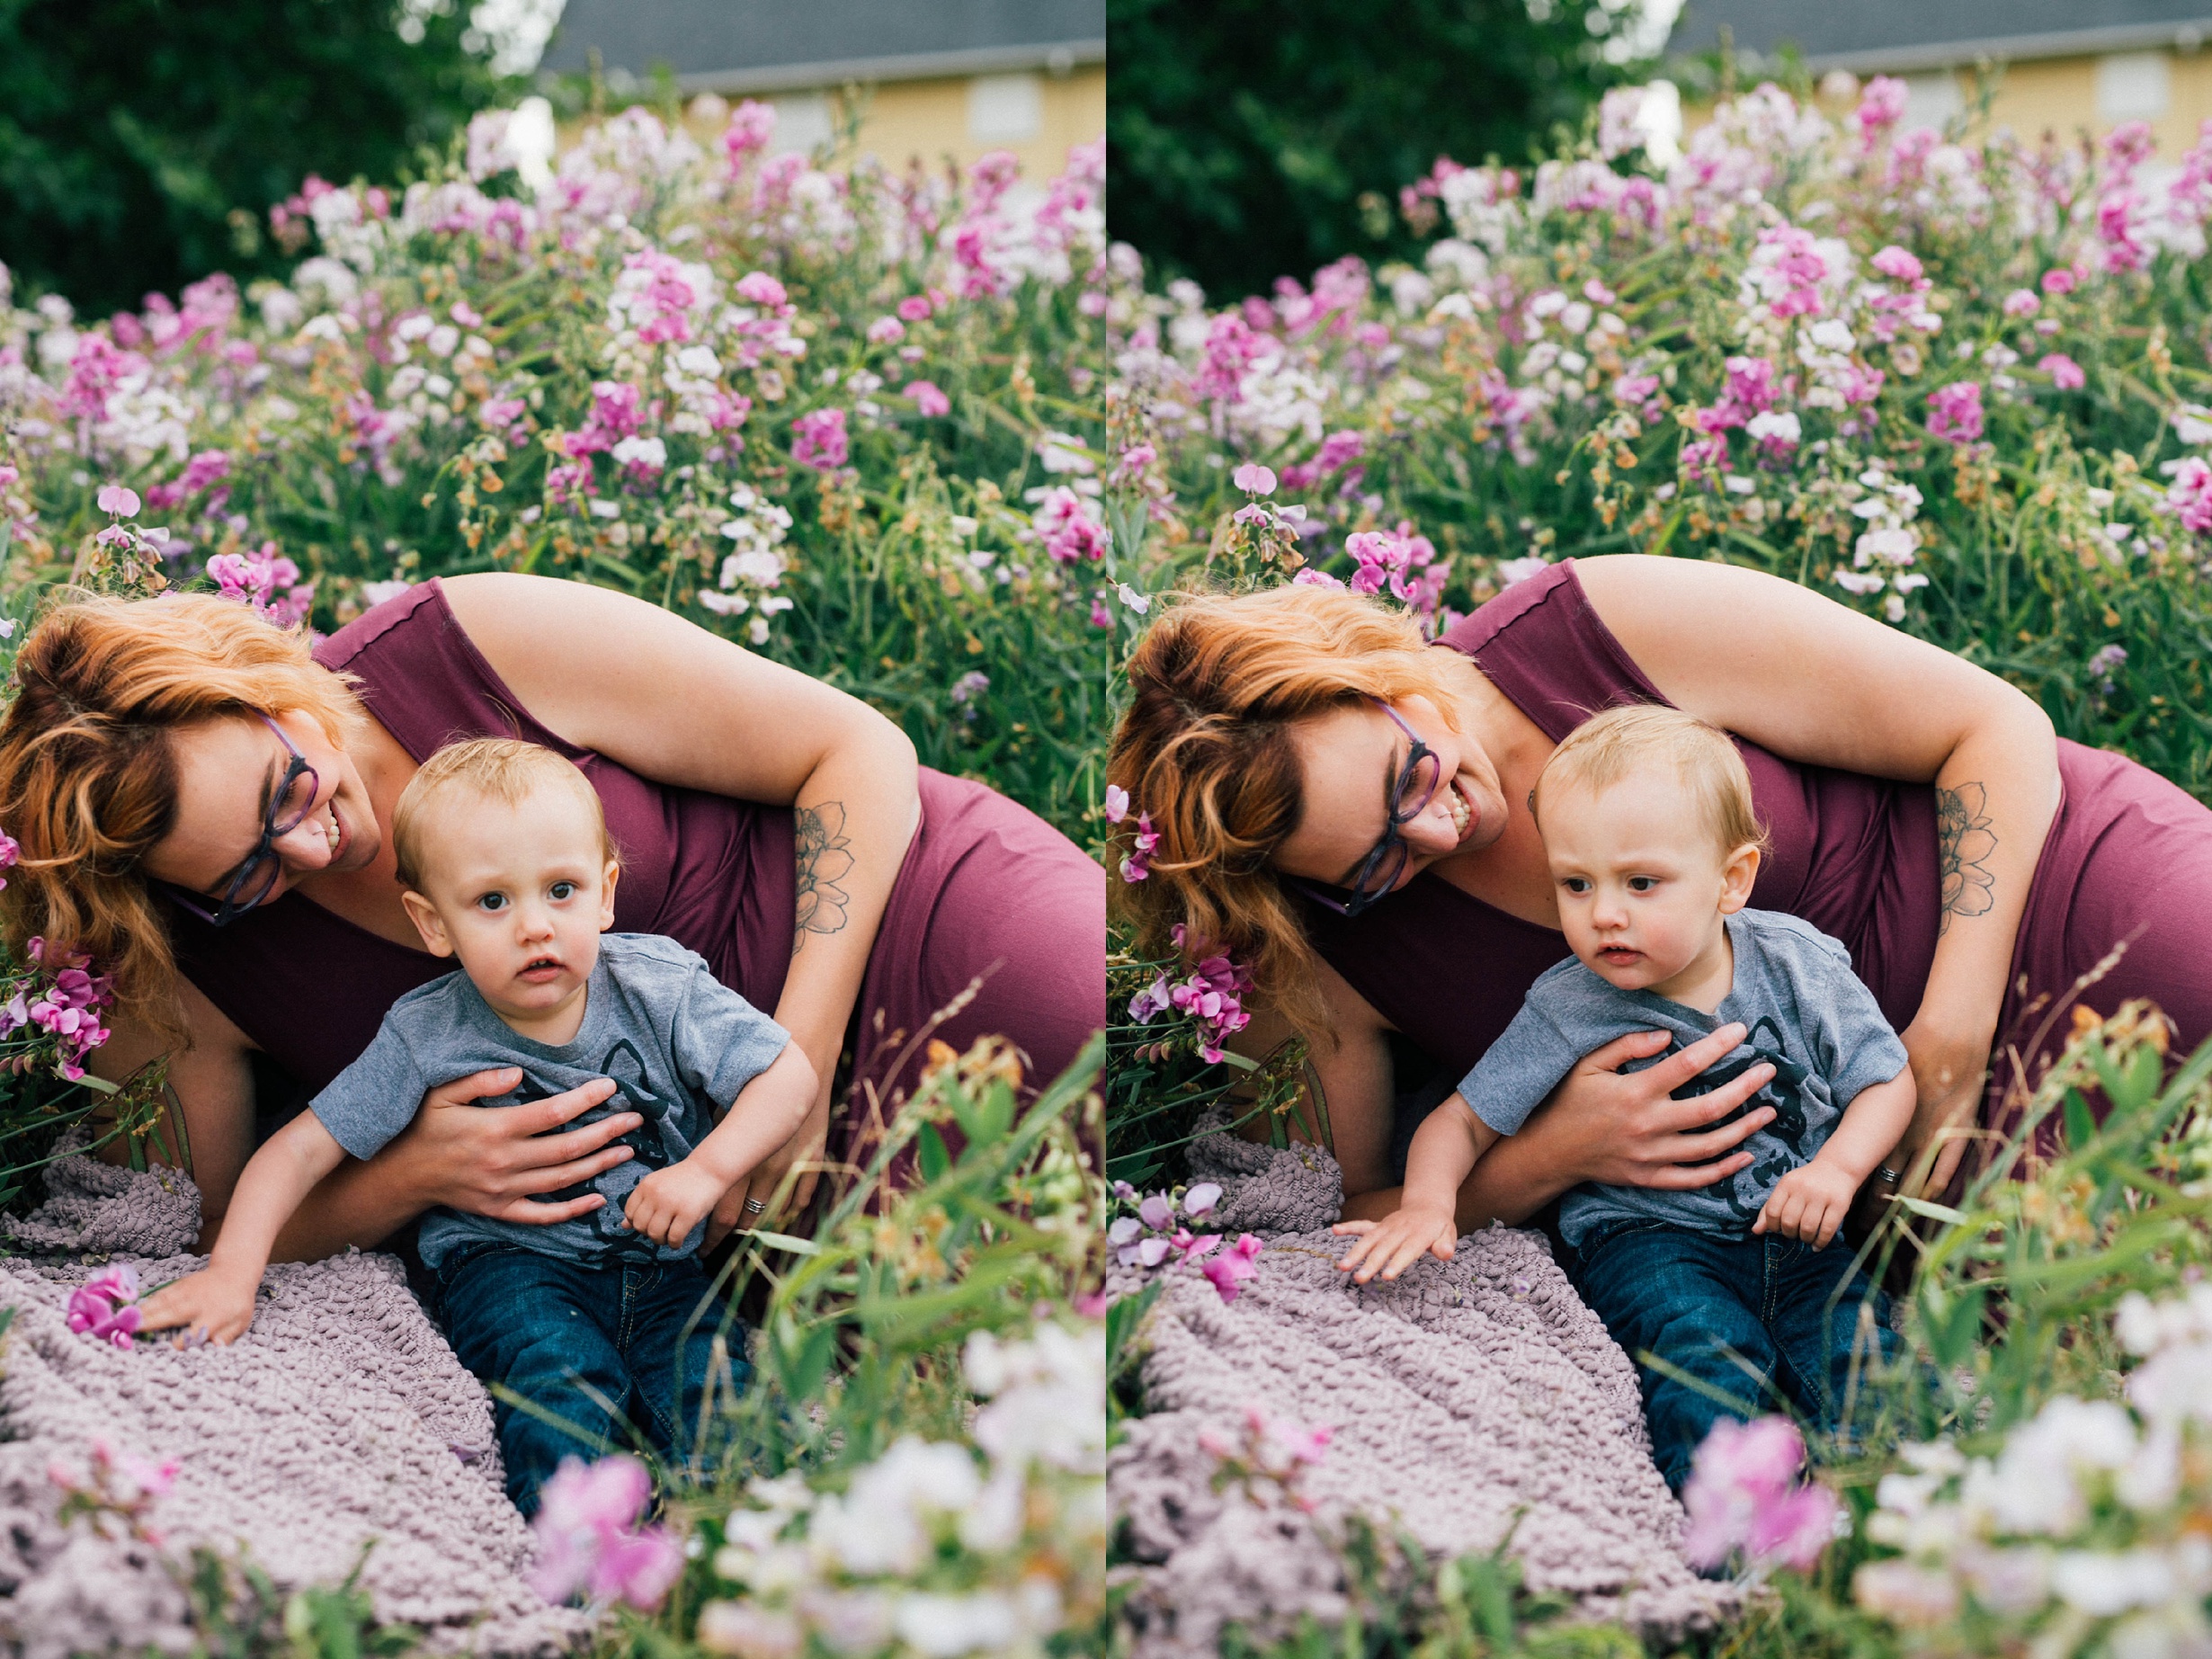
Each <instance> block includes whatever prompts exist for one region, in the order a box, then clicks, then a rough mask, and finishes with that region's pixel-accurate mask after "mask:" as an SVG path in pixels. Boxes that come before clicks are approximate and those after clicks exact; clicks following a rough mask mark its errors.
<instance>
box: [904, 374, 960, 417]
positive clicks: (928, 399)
mask: <svg viewBox="0 0 2212 1659" xmlns="http://www.w3.org/2000/svg"><path fill="white" fill-rule="evenodd" d="M906 396H907V397H910V398H912V399H913V400H914V407H915V408H917V409H919V410H920V411H921V412H922V413H923V415H929V416H932V417H934V416H937V415H950V414H951V413H952V399H951V398H950V397H946V396H945V395H944V393H942V392H941V391H940V390H938V388H937V386H936V384H935V382H933V381H930V380H909V381H908V382H907V383H906Z"/></svg>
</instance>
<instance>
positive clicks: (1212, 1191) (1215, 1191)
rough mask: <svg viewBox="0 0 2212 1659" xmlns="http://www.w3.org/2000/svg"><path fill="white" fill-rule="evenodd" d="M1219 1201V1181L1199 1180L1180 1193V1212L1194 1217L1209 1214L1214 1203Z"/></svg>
mask: <svg viewBox="0 0 2212 1659" xmlns="http://www.w3.org/2000/svg"><path fill="white" fill-rule="evenodd" d="M1219 1202H1221V1183H1220V1182H1215V1181H1201V1182H1199V1184H1198V1185H1197V1186H1195V1187H1192V1188H1191V1190H1190V1191H1188V1192H1186V1193H1184V1194H1183V1195H1182V1213H1183V1214H1184V1215H1186V1216H1190V1217H1192V1218H1194V1219H1195V1218H1196V1217H1200V1216H1204V1215H1210V1214H1211V1213H1212V1212H1213V1208H1214V1206H1215V1205H1217V1204H1218V1203H1219Z"/></svg>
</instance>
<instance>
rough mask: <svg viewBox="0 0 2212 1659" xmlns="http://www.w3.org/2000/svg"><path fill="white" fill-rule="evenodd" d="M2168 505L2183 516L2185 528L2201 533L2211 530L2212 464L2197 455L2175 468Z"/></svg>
mask: <svg viewBox="0 0 2212 1659" xmlns="http://www.w3.org/2000/svg"><path fill="white" fill-rule="evenodd" d="M2166 505H2167V507H2168V508H2170V509H2171V510H2172V511H2173V512H2174V513H2179V514H2180V515H2181V523H2182V526H2183V527H2184V528H2185V529H2188V530H2190V531H2194V532H2196V533H2197V534H2198V535H2199V536H2201V535H2203V534H2204V533H2205V532H2206V531H2212V467H2208V466H2207V465H2205V463H2204V461H2203V460H2202V459H2199V458H2198V457H2197V456H2194V455H2192V456H2190V458H2189V459H2187V460H2184V461H2183V462H2182V463H2181V465H2180V466H2179V467H2176V468H2174V469H2173V482H2172V484H2171V485H2170V486H2167V489H2166Z"/></svg>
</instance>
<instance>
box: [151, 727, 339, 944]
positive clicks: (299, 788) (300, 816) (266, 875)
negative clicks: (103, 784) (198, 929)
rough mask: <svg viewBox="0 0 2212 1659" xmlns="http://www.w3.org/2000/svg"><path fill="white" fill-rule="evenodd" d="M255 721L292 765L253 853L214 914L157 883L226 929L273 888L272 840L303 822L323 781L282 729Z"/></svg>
mask: <svg viewBox="0 0 2212 1659" xmlns="http://www.w3.org/2000/svg"><path fill="white" fill-rule="evenodd" d="M258 718H260V720H261V723H262V724H263V726H265V727H268V728H269V729H270V730H271V731H272V732H274V733H275V734H276V736H277V741H278V742H279V743H281V744H282V745H284V752H285V753H286V754H290V756H291V757H292V758H291V764H290V765H289V766H287V767H285V769H284V776H283V777H282V778H281V780H279V781H278V783H277V786H276V789H275V790H274V791H273V792H272V794H271V795H270V797H269V811H268V813H267V815H266V816H264V817H263V819H262V826H261V839H260V840H259V841H257V842H255V843H254V850H253V851H252V852H249V853H247V854H246V855H245V862H244V863H242V864H240V865H239V866H238V873H237V874H236V875H235V876H233V877H232V878H231V879H230V886H229V887H227V888H225V889H224V891H223V896H222V897H221V899H220V900H219V901H218V902H217V905H216V907H215V908H214V909H212V910H210V909H209V908H208V906H207V902H206V901H207V895H206V894H204V893H194V892H192V890H191V889H189V888H186V887H177V886H174V884H172V883H170V882H166V881H165V882H163V883H162V884H161V886H162V887H163V889H164V890H165V892H167V894H168V895H169V898H170V901H171V902H172V903H173V904H174V905H176V906H177V908H178V909H180V910H184V911H188V912H190V913H191V914H193V915H195V916H198V917H199V918H200V919H201V921H202V922H205V923H207V924H208V925H209V926H210V927H228V926H229V925H230V924H231V923H233V922H235V921H236V920H237V919H238V918H239V917H240V916H241V915H243V914H245V912H247V911H249V910H251V909H253V908H254V905H258V904H260V903H261V902H262V901H263V899H265V898H267V897H268V896H269V893H270V890H271V889H272V888H273V887H275V886H276V881H277V874H278V871H279V870H280V869H281V864H280V861H279V860H278V858H277V851H276V846H275V844H274V843H275V842H276V838H277V837H278V836H280V835H289V834H291V833H292V831H294V830H296V829H298V828H299V825H301V824H302V823H303V822H305V820H306V818H307V816H308V813H309V812H310V811H312V810H313V809H314V807H315V798H316V796H317V794H318V793H319V792H320V791H321V789H322V787H323V786H322V780H320V779H319V778H317V776H316V774H315V768H314V767H312V766H310V765H308V757H307V756H306V755H304V754H300V753H299V745H297V744H295V743H293V742H292V740H291V739H290V737H287V736H285V735H284V728H283V727H281V726H279V725H278V724H277V723H276V722H275V721H274V720H272V719H271V718H269V717H268V716H267V715H265V714H264V715H262V716H260V717H258Z"/></svg>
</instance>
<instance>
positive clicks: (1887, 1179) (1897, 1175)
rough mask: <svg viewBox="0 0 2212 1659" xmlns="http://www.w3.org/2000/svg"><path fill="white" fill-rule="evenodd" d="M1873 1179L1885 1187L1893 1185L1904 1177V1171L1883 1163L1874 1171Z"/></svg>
mask: <svg viewBox="0 0 2212 1659" xmlns="http://www.w3.org/2000/svg"><path fill="white" fill-rule="evenodd" d="M1874 1179H1875V1180H1877V1181H1878V1182H1881V1183H1882V1184H1883V1185H1884V1186H1886V1187H1894V1186H1895V1185H1896V1184H1897V1183H1898V1182H1901V1181H1903V1180H1904V1171H1903V1170H1901V1169H1892V1168H1890V1167H1889V1165H1888V1164H1883V1165H1882V1167H1881V1168H1879V1169H1878V1170H1876V1171H1875V1172H1874Z"/></svg>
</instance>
